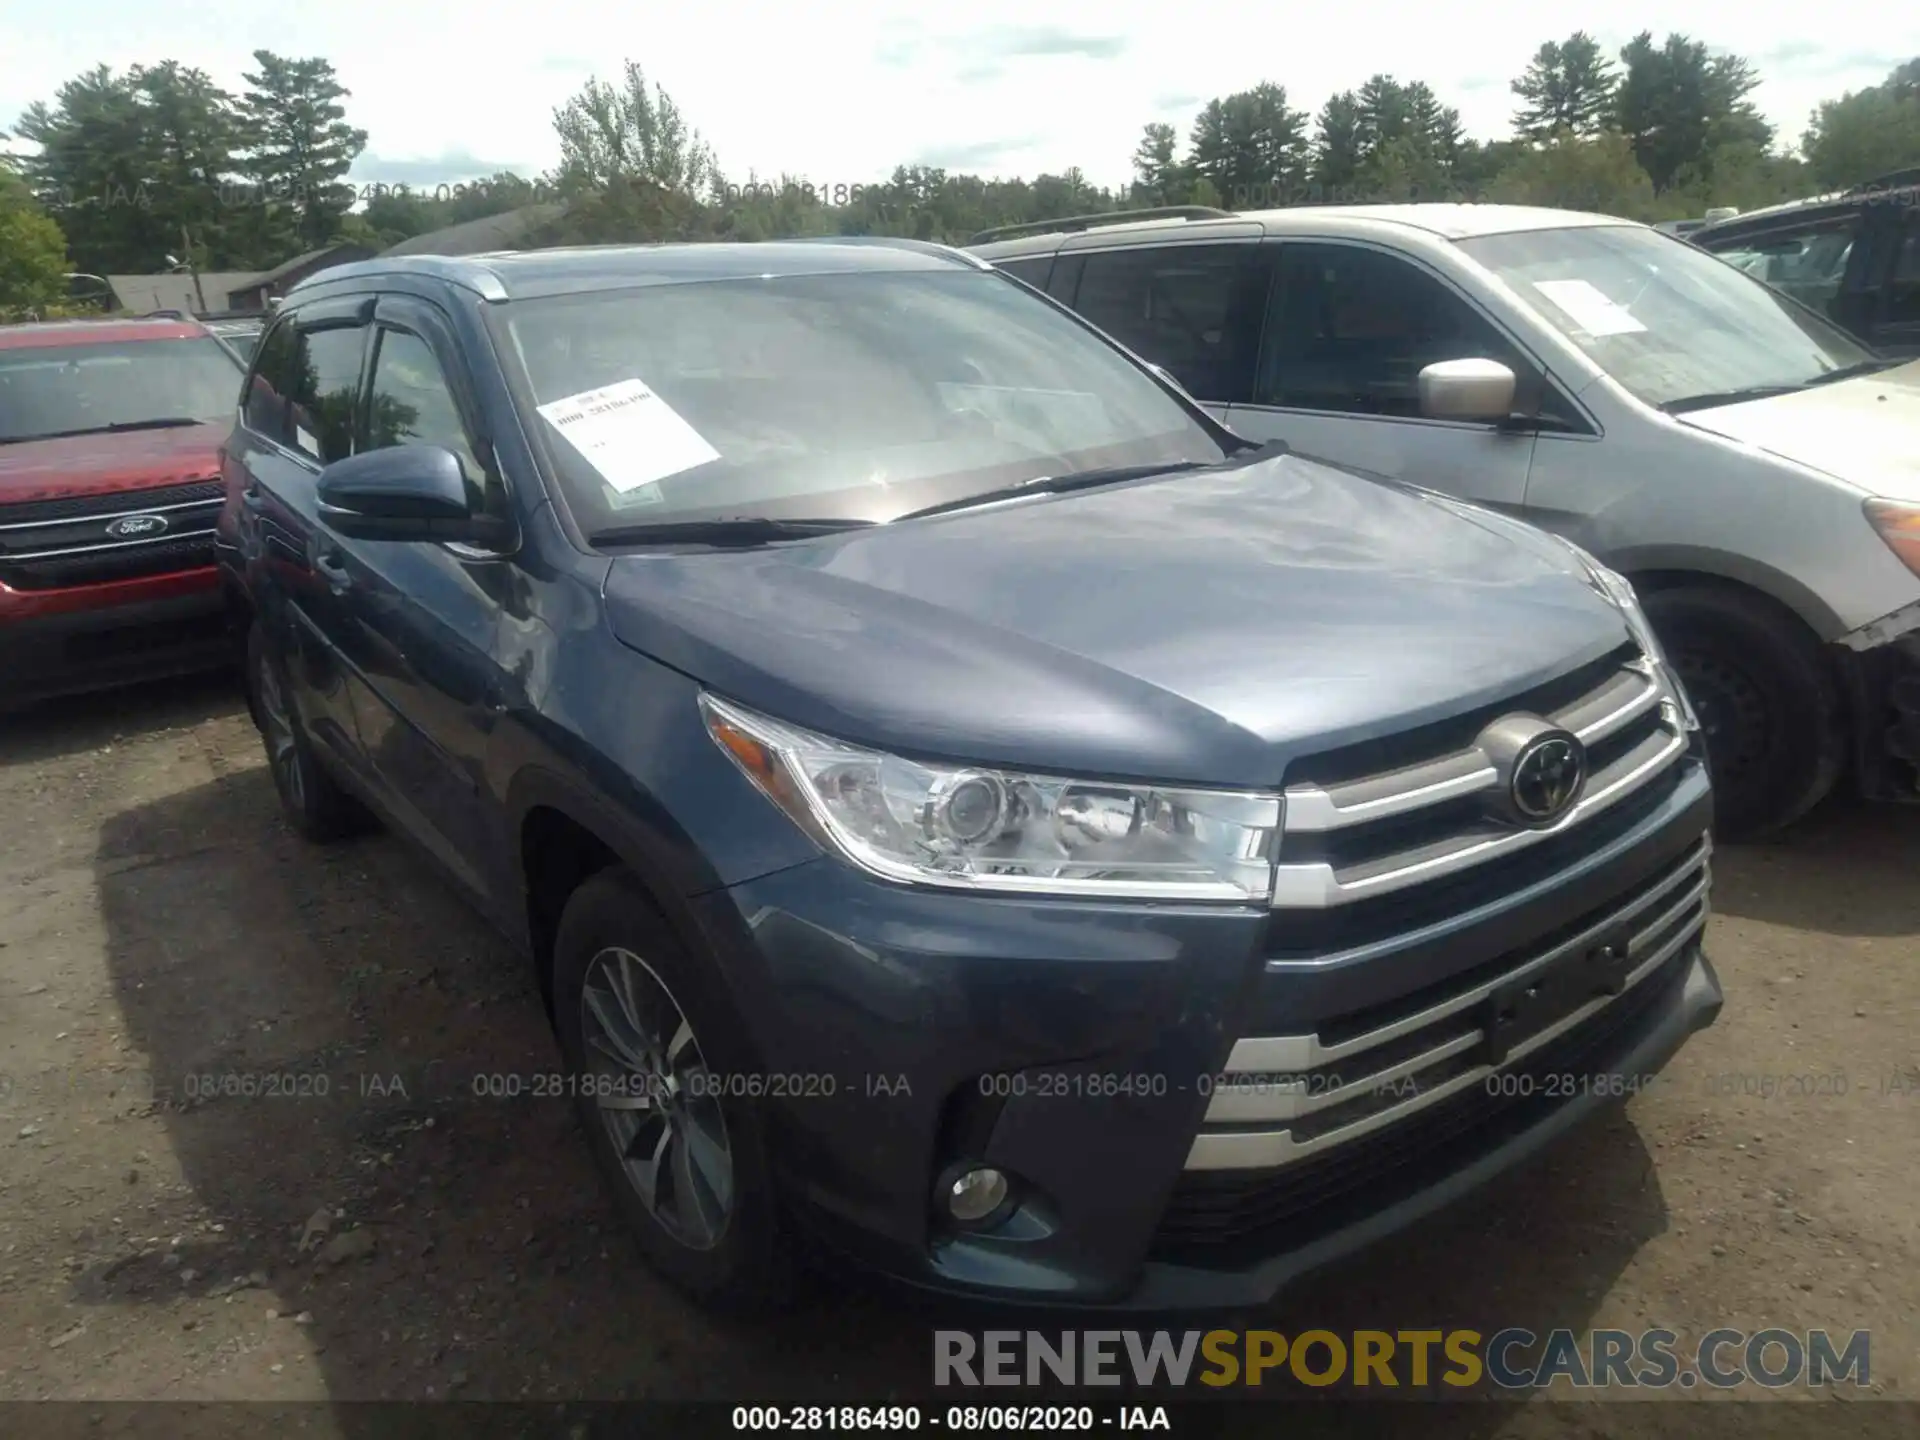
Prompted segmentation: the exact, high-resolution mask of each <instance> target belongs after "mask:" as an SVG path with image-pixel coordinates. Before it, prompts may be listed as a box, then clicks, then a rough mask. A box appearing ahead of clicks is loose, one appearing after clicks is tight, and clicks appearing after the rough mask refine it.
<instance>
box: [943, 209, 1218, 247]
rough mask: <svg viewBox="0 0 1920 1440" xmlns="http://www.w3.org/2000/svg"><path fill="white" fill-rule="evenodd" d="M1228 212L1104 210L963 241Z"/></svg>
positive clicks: (1208, 217) (998, 227) (1010, 227)
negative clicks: (1095, 213) (1096, 213)
mask: <svg viewBox="0 0 1920 1440" xmlns="http://www.w3.org/2000/svg"><path fill="white" fill-rule="evenodd" d="M1232 218H1233V212H1232V211H1231V210H1219V209H1216V208H1215V207H1213V206H1212V205H1156V206H1154V207H1153V208H1151V209H1147V210H1107V211H1104V212H1102V213H1100V214H1098V215H1062V216H1060V217H1059V218H1058V219H1054V220H1029V221H1027V222H1026V223H1024V224H1021V225H996V226H994V227H993V228H992V229H991V230H982V231H981V232H980V233H979V234H978V235H975V236H974V237H973V238H972V239H970V240H969V241H967V244H969V245H985V244H987V243H988V242H989V241H992V240H1015V239H1018V238H1020V237H1021V236H1024V235H1051V234H1053V233H1054V232H1055V231H1075V230H1092V229H1094V228H1095V227H1096V226H1100V225H1129V224H1131V223H1133V222H1134V221H1135V220H1231V219H1232Z"/></svg>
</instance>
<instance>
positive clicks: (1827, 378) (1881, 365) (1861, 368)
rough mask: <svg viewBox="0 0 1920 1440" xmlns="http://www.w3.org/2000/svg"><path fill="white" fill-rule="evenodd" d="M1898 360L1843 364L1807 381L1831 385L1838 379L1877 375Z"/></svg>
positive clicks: (1809, 383)
mask: <svg viewBox="0 0 1920 1440" xmlns="http://www.w3.org/2000/svg"><path fill="white" fill-rule="evenodd" d="M1899 363H1900V362H1899V361H1898V360H1862V361H1860V362H1859V363H1858V364H1854V365H1842V366H1841V367H1840V368H1839V369H1838V370H1829V371H1827V373H1826V374H1824V375H1816V376H1814V377H1813V379H1811V380H1809V381H1807V384H1808V386H1814V385H1831V384H1833V382H1834V381H1836V380H1853V379H1856V378H1858V377H1859V376H1861V375H1877V374H1879V373H1880V372H1881V371H1882V370H1891V369H1892V368H1893V367H1894V366H1896V365H1898V364H1899Z"/></svg>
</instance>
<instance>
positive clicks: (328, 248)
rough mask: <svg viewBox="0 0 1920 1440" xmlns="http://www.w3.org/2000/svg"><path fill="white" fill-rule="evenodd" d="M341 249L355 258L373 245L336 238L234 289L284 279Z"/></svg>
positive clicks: (368, 251)
mask: <svg viewBox="0 0 1920 1440" xmlns="http://www.w3.org/2000/svg"><path fill="white" fill-rule="evenodd" d="M341 250H351V251H353V252H354V255H353V257H352V258H354V259H356V260H357V259H361V258H363V257H365V256H368V255H371V254H373V253H374V252H373V247H372V246H370V245H362V244H360V243H358V242H357V241H353V240H336V241H334V243H333V244H331V245H322V246H321V247H320V248H319V249H318V250H309V251H307V252H306V253H305V254H304V255H296V256H294V257H293V258H292V259H291V260H287V261H284V262H282V263H281V264H279V265H276V266H274V267H273V269H271V270H267V271H263V272H262V273H261V274H259V275H257V276H255V277H254V280H253V282H252V285H236V286H235V287H234V288H235V289H236V290H249V289H252V288H253V286H255V285H271V284H273V283H275V282H276V281H279V280H284V279H286V278H287V276H289V275H291V274H293V273H294V272H295V271H297V270H300V269H303V268H305V267H306V266H308V265H311V264H313V262H314V261H316V260H324V259H326V258H327V256H329V255H332V254H334V253H336V252H338V251H341ZM341 263H342V264H345V263H346V262H345V261H342V262H341Z"/></svg>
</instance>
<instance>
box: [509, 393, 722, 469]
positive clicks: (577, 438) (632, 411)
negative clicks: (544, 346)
mask: <svg viewBox="0 0 1920 1440" xmlns="http://www.w3.org/2000/svg"><path fill="white" fill-rule="evenodd" d="M539 409H540V413H541V415H543V416H545V417H546V421H547V423H548V424H549V425H551V426H553V428H554V429H556V430H558V431H559V432H560V433H561V434H562V435H564V436H565V437H566V438H567V442H568V443H569V444H570V445H572V446H573V448H574V449H576V450H578V451H579V452H580V454H581V457H582V458H583V459H585V460H586V462H587V463H588V464H589V465H591V466H593V468H594V469H595V470H597V471H599V472H600V477H601V478H602V479H603V480H605V481H606V482H607V484H609V485H611V486H612V487H613V488H614V489H615V490H618V491H620V492H621V493H622V494H623V495H624V494H628V493H630V492H632V491H635V490H640V489H644V488H645V487H646V486H649V485H653V484H656V483H658V482H659V481H661V480H664V479H666V478H667V476H669V475H678V474H679V473H680V472H681V471H683V470H691V469H693V468H694V467H695V466H698V465H705V464H707V463H709V462H710V461H714V460H718V459H719V458H720V452H719V451H718V450H716V449H714V448H713V446H711V445H709V444H708V443H707V442H706V440H705V439H704V438H703V437H702V436H701V434H700V432H699V431H697V430H695V429H694V428H693V426H691V425H689V424H688V423H687V422H686V421H685V420H683V419H682V418H681V417H680V414H679V412H678V411H676V410H675V409H674V408H673V407H672V406H671V405H669V404H667V402H666V401H664V400H662V399H661V398H660V397H659V396H658V395H656V394H654V393H653V391H652V390H651V389H650V388H649V387H648V386H647V384H646V383H645V382H644V381H641V380H621V381H617V382H616V383H614V384H612V385H603V386H602V387H601V388H600V389H598V390H583V391H582V392H581V393H580V394H578V395H568V396H567V397H565V398H564V399H561V400H553V401H549V402H548V403H547V404H545V405H542V406H540V407H539Z"/></svg>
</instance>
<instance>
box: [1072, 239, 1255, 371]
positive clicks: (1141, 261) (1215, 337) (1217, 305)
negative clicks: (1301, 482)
mask: <svg viewBox="0 0 1920 1440" xmlns="http://www.w3.org/2000/svg"><path fill="white" fill-rule="evenodd" d="M1266 254H1267V252H1266V251H1264V250H1263V249H1262V248H1261V247H1260V246H1257V245H1253V244H1242V245H1162V246H1138V247H1133V248H1129V249H1126V250H1108V251H1101V252H1099V253H1096V254H1091V255H1088V256H1086V268H1085V269H1084V270H1083V271H1082V272H1081V275H1080V286H1079V290H1078V293H1077V294H1076V296H1075V298H1074V309H1076V310H1078V311H1079V312H1080V313H1081V314H1082V315H1084V316H1086V318H1087V319H1088V320H1091V321H1092V322H1093V323H1094V324H1095V325H1098V326H1099V327H1100V328H1101V329H1102V330H1105V331H1106V332H1107V333H1108V334H1109V335H1111V336H1113V338H1114V339H1116V340H1118V341H1119V342H1120V343H1121V344H1122V345H1125V346H1126V347H1127V348H1128V349H1130V350H1132V351H1133V352H1134V353H1135V354H1136V355H1139V356H1141V357H1142V358H1144V359H1147V360H1151V361H1153V362H1154V363H1156V364H1159V365H1163V366H1165V367H1166V368H1167V369H1168V370H1169V371H1171V372H1172V374H1173V376H1174V378H1176V379H1177V380H1179V382H1180V383H1181V384H1182V385H1184V386H1186V388H1187V391H1188V393H1190V394H1191V395H1193V396H1194V397H1195V398H1197V399H1200V400H1207V401H1212V402H1213V403H1215V404H1232V403H1234V402H1235V401H1244V400H1246V398H1247V397H1248V394H1249V393H1250V391H1251V389H1252V382H1253V359H1254V346H1255V344H1256V343H1257V342H1258V337H1259V315H1260V309H1261V306H1262V305H1263V303H1264V302H1265V298H1266V273H1267V272H1266V265H1265V257H1266Z"/></svg>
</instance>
